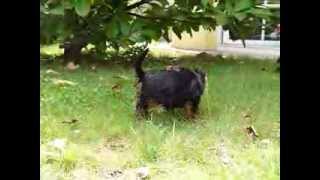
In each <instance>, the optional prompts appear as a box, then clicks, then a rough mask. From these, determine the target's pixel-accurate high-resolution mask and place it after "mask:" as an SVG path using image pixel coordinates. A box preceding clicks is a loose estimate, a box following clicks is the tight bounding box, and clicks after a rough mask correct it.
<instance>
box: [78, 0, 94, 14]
mask: <svg viewBox="0 0 320 180" xmlns="http://www.w3.org/2000/svg"><path fill="white" fill-rule="evenodd" d="M90 5H91V0H74V7H75V10H76V12H77V14H78V15H79V16H81V17H85V16H87V15H88V14H89V12H90Z"/></svg>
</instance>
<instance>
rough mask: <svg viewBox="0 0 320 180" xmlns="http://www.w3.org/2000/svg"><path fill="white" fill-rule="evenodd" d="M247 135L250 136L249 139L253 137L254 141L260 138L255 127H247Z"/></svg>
mask: <svg viewBox="0 0 320 180" xmlns="http://www.w3.org/2000/svg"><path fill="white" fill-rule="evenodd" d="M246 133H247V135H248V136H249V137H251V138H253V139H255V138H257V137H259V135H258V133H257V131H256V130H255V129H254V127H253V126H249V127H247V128H246Z"/></svg>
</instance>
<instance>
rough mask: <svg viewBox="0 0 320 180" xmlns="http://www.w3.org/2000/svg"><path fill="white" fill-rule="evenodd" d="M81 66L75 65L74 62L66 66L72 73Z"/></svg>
mask: <svg viewBox="0 0 320 180" xmlns="http://www.w3.org/2000/svg"><path fill="white" fill-rule="evenodd" d="M79 67H80V66H79V65H78V64H77V65H75V64H74V63H73V62H69V63H68V64H67V66H66V69H68V70H70V71H74V70H76V69H78V68H79Z"/></svg>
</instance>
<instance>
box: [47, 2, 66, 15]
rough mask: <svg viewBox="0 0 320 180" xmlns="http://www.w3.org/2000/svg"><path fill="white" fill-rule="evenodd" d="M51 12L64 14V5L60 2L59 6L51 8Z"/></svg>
mask: <svg viewBox="0 0 320 180" xmlns="http://www.w3.org/2000/svg"><path fill="white" fill-rule="evenodd" d="M49 13H50V14H53V15H64V7H63V5H62V4H59V5H58V6H56V7H54V8H52V9H50V10H49Z"/></svg>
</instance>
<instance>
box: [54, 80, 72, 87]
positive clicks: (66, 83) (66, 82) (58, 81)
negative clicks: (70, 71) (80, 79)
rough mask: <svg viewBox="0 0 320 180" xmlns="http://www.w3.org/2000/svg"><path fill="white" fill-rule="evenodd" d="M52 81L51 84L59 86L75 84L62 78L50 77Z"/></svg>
mask: <svg viewBox="0 0 320 180" xmlns="http://www.w3.org/2000/svg"><path fill="white" fill-rule="evenodd" d="M52 82H53V84H55V85H59V86H64V85H70V86H74V85H76V84H77V83H75V82H72V81H68V80H63V79H52Z"/></svg>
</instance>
